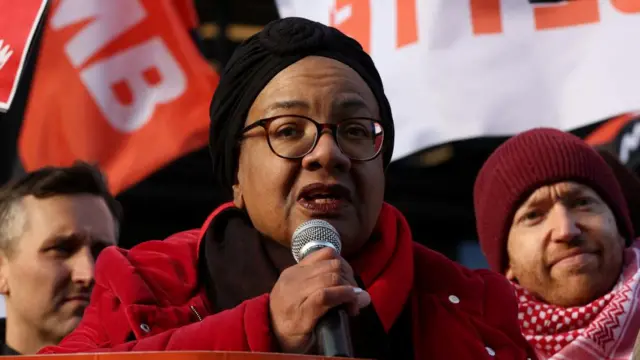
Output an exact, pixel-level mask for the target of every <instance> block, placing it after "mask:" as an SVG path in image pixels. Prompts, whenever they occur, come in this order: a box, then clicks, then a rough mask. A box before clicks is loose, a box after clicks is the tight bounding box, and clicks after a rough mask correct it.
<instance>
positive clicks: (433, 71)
mask: <svg viewBox="0 0 640 360" xmlns="http://www.w3.org/2000/svg"><path fill="white" fill-rule="evenodd" d="M277 5H278V8H279V12H280V15H281V16H283V17H287V16H299V17H305V18H309V19H313V20H316V21H319V22H322V23H325V24H329V25H332V26H335V27H337V28H338V29H340V30H342V31H343V32H345V33H347V34H348V35H350V36H352V37H354V38H355V39H357V40H358V41H359V42H360V43H361V44H362V45H363V47H364V48H365V49H366V50H367V51H368V52H369V53H370V54H371V56H372V57H373V60H374V61H375V63H376V65H377V67H378V70H379V71H380V73H381V75H382V78H383V81H384V84H385V90H386V93H387V96H388V97H389V100H390V102H391V105H392V108H393V113H394V118H395V121H396V138H397V139H398V140H399V141H397V142H396V148H395V152H394V159H397V158H400V157H403V156H406V155H408V154H411V153H413V152H415V151H418V150H421V149H424V148H426V147H430V146H433V145H437V144H440V143H445V142H449V141H452V140H460V139H466V138H471V137H478V136H503V135H512V134H515V133H518V132H521V131H524V130H526V129H529V128H532V127H537V126H552V127H557V128H561V129H564V130H570V129H574V128H577V127H581V126H584V125H587V124H590V123H593V122H596V121H600V120H603V119H606V118H609V117H612V116H615V115H618V114H622V113H625V112H629V111H633V110H636V109H638V108H640V86H638V84H640V66H638V59H639V58H640V47H639V46H638V39H640V0H578V1H564V2H559V3H552V4H545V5H541V4H538V5H533V4H530V3H529V1H526V0H520V1H514V0H389V1H382V0H379V1H377V0H314V1H308V0H277Z"/></svg>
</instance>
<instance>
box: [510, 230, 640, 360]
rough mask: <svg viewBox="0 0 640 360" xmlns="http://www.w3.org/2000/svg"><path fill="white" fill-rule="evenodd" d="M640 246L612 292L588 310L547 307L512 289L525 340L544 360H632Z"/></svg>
mask: <svg viewBox="0 0 640 360" xmlns="http://www.w3.org/2000/svg"><path fill="white" fill-rule="evenodd" d="M639 245H640V243H639V242H638V241H636V243H635V244H634V245H633V246H632V247H629V248H627V249H626V250H625V253H624V266H623V271H622V274H621V276H620V279H619V280H618V283H617V284H616V285H615V287H614V288H613V290H612V291H611V292H609V293H608V294H606V295H604V296H602V297H600V298H598V299H596V300H594V301H592V302H591V303H589V304H587V305H584V306H576V307H570V308H565V307H560V306H555V305H550V304H547V303H545V302H543V301H541V300H538V299H537V298H535V297H534V296H533V295H532V294H531V293H529V292H528V291H527V290H525V289H524V288H522V287H521V286H519V285H517V284H514V286H515V289H516V296H517V297H518V320H519V321H520V328H521V330H522V333H523V334H524V336H525V338H526V339H527V341H529V343H530V344H531V345H532V346H533V348H534V349H535V350H536V352H537V353H538V357H539V358H540V359H541V360H544V359H554V360H555V359H576V360H590V359H594V360H595V359H599V360H600V359H609V360H622V359H629V358H630V356H631V354H632V351H633V346H634V343H635V339H636V336H637V335H638V331H639V330H640V308H639V307H638V306H639V304H638V299H639V295H640V286H639V285H640V246H639Z"/></svg>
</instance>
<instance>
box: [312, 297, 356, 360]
mask: <svg viewBox="0 0 640 360" xmlns="http://www.w3.org/2000/svg"><path fill="white" fill-rule="evenodd" d="M315 330H316V339H317V341H318V349H319V350H320V351H321V352H322V355H324V356H340V357H347V358H352V357H353V348H352V346H351V331H350V330H349V315H348V314H347V311H346V310H345V309H344V308H343V307H342V306H339V307H335V308H332V309H329V311H327V313H326V314H324V316H322V317H321V318H320V319H319V320H318V323H317V324H316V329H315Z"/></svg>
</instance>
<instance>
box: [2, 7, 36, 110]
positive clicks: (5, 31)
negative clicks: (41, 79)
mask: <svg viewBox="0 0 640 360" xmlns="http://www.w3.org/2000/svg"><path fill="white" fill-rule="evenodd" d="M46 4H47V0H20V1H16V0H0V111H7V110H9V106H10V105H11V102H12V100H13V96H14V95H15V93H16V89H17V88H18V80H19V79H20V74H21V73H22V68H23V67H24V62H25V60H26V58H27V53H28V52H29V45H30V44H31V42H32V41H33V37H34V35H35V32H36V29H37V28H38V24H39V23H40V18H41V17H42V13H43V12H44V9H45V6H46Z"/></svg>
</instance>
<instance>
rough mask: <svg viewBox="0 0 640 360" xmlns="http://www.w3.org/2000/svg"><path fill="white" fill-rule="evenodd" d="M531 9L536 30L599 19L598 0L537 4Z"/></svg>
mask: <svg viewBox="0 0 640 360" xmlns="http://www.w3.org/2000/svg"><path fill="white" fill-rule="evenodd" d="M533 11H534V15H535V22H536V29H537V30H547V29H556V28H563V27H570V26H577V25H584V24H592V23H597V22H598V21H600V9H599V8H598V0H579V1H570V2H565V3H563V4H559V5H545V6H538V7H536V8H535V9H534V10H533Z"/></svg>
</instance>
